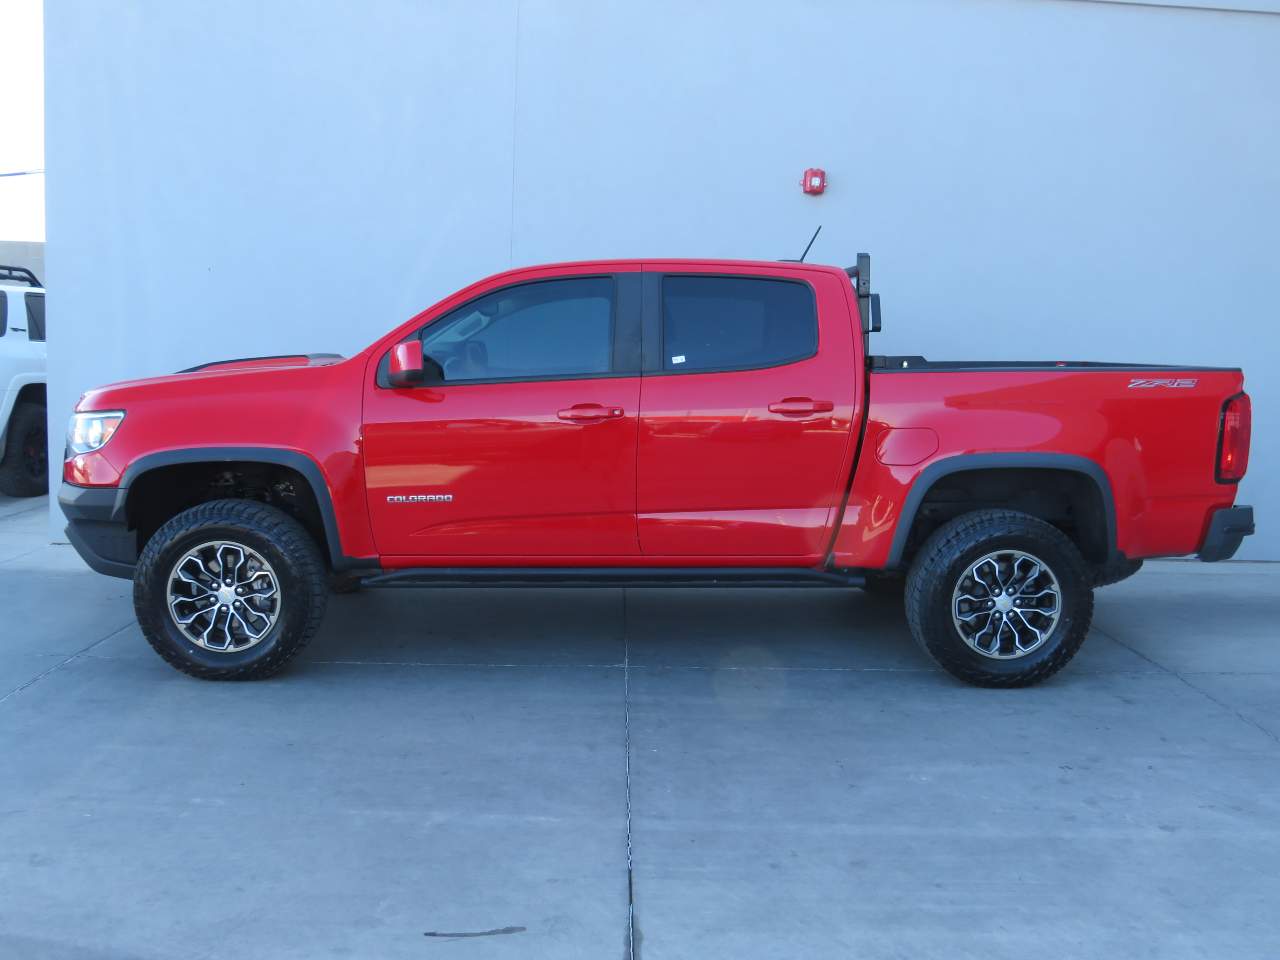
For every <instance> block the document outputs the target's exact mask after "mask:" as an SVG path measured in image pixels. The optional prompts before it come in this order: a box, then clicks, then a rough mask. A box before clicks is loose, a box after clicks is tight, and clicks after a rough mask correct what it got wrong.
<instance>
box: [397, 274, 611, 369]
mask: <svg viewBox="0 0 1280 960" xmlns="http://www.w3.org/2000/svg"><path fill="white" fill-rule="evenodd" d="M613 306H614V292H613V278H611V277H574V278H572V279H565V280H544V281H540V282H537V283H525V284H519V285H517V286H514V287H506V288H504V289H502V290H496V291H494V292H493V293H491V294H488V295H487V296H484V297H481V298H480V299H478V300H473V301H472V302H470V303H468V304H467V305H466V306H464V307H460V308H459V309H458V310H456V311H454V313H452V314H451V315H449V316H446V317H444V318H442V319H440V320H438V321H436V322H435V323H433V324H431V325H430V326H428V327H426V328H425V329H424V330H423V331H422V352H423V353H425V354H426V355H427V356H429V357H432V358H433V359H435V360H436V361H437V362H438V363H439V364H440V366H442V367H443V368H444V377H445V382H446V383H465V382H466V381H468V380H471V381H476V380H527V379H570V378H573V377H579V376H601V375H606V374H608V373H609V372H610V370H611V368H612V363H613V316H614V309H613Z"/></svg>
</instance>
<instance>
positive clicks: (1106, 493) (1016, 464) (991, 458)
mask: <svg viewBox="0 0 1280 960" xmlns="http://www.w3.org/2000/svg"><path fill="white" fill-rule="evenodd" d="M999 469H1008V470H1028V469H1031V470H1065V471H1068V472H1071V473H1081V474H1084V475H1085V476H1087V477H1088V478H1089V479H1091V480H1092V481H1093V482H1094V484H1095V485H1096V486H1097V488H1098V494H1099V496H1100V497H1101V498H1102V509H1103V513H1104V514H1105V517H1106V528H1107V555H1108V557H1109V558H1110V557H1114V556H1115V555H1116V503H1115V497H1114V495H1113V494H1112V492H1111V481H1110V479H1109V478H1108V477H1107V473H1106V471H1105V470H1103V469H1102V467H1101V466H1100V465H1099V464H1098V463H1097V462H1096V461H1094V460H1090V459H1089V458H1088V457H1081V456H1076V455H1075V454H1070V453H969V454H961V455H959V456H955V457H947V458H946V459H944V460H938V461H936V462H934V463H931V464H929V466H927V467H925V468H924V470H922V471H920V475H919V476H918V477H916V480H915V482H914V483H913V484H912V485H911V490H910V491H909V492H908V493H907V499H906V501H905V502H904V503H903V505H902V512H901V513H900V514H899V516H898V526H897V528H896V529H895V530H894V532H893V546H892V547H891V548H890V550H889V561H888V563H887V564H886V566H888V567H897V566H898V565H899V564H901V562H902V554H903V552H904V551H905V550H906V547H907V537H909V536H910V535H911V527H912V525H913V524H914V523H915V519H916V513H917V512H918V511H919V509H920V503H921V501H923V500H924V498H925V496H926V495H927V494H928V492H929V490H930V488H932V487H933V486H934V484H936V483H937V482H938V481H939V480H941V479H942V478H943V477H947V476H950V475H952V474H955V473H964V472H967V471H970V470H999Z"/></svg>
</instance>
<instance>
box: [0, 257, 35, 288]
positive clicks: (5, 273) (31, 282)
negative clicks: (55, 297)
mask: <svg viewBox="0 0 1280 960" xmlns="http://www.w3.org/2000/svg"><path fill="white" fill-rule="evenodd" d="M0 283H25V284H26V285H27V286H29V287H41V288H43V287H44V284H43V283H41V282H40V280H39V279H38V278H37V277H36V275H35V274H34V273H32V272H31V271H30V270H28V269H27V268H26V267H11V266H9V265H7V264H2V263H0Z"/></svg>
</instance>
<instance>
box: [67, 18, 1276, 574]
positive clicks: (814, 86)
mask: <svg viewBox="0 0 1280 960" xmlns="http://www.w3.org/2000/svg"><path fill="white" fill-rule="evenodd" d="M1181 6H1182V5H1181V4H1166V5H1159V4H1156V5H1150V4H1146V5H1137V4H1127V3H1116V2H1079V0H897V2H894V3H884V2H877V0H830V2H816V0H815V2H785V3H784V2H780V0H777V2H765V0H759V2H741V0H740V2H728V0H725V2H701V3H696V4H695V3H688V2H676V0H657V2H655V0H649V2H645V3H630V4H627V3H599V2H595V3H590V2H582V3H566V2H556V0H487V2H485V0H466V2H432V3H419V2H409V0H403V2H400V0H377V2H371V3H368V4H361V5H354V4H351V3H350V2H349V0H309V2H300V0H299V2H292V3H288V2H283V0H281V2H273V3H270V4H261V3H259V2H257V0H225V2H223V3H220V4H218V5H216V6H210V5H194V4H174V3H169V2H165V0H145V2H144V0H130V2H126V3H123V4H119V5H116V4H112V5H103V4H99V3H96V2H94V0H46V44H47V61H48V69H47V78H48V79H47V101H48V102H47V109H48V115H47V151H46V154H47V157H46V165H47V169H48V171H49V174H48V248H47V261H48V274H49V276H48V278H47V282H48V284H49V287H50V292H49V301H48V302H49V315H50V334H49V336H50V342H49V350H50V369H51V381H52V382H51V403H52V407H53V409H52V418H53V421H54V423H55V427H56V425H59V424H61V422H62V421H63V420H64V419H65V416H66V415H67V414H68V413H69V412H70V409H71V407H72V405H73V404H74V402H75V399H76V397H77V395H78V394H79V393H80V391H82V390H84V389H85V388H87V387H90V386H93V385H95V384H99V383H103V382H107V381H110V380H114V379H120V378H124V377H132V376H145V375H149V374H155V373H161V372H167V371H172V370H175V369H178V368H181V367H184V366H189V365H191V364H193V363H197V362H200V361H203V360H210V359H216V358H219V357H226V356H238V355H245V354H271V353H282V352H289V351H308V350H338V351H342V352H350V351H354V350H356V349H359V348H360V347H361V346H363V345H364V344H366V343H367V342H368V341H370V340H372V339H373V338H374V337H376V336H377V335H379V334H380V333H381V332H383V331H385V330H386V329H388V328H389V327H391V326H392V325H394V324H395V323H397V322H399V321H400V320H401V319H403V318H404V317H406V316H408V315H410V314H411V313H413V312H415V311H417V310H418V309H420V308H422V307H424V306H426V305H428V304H429V303H431V302H433V301H434V300H436V299H438V298H439V297H440V296H442V295H444V294H446V293H448V292H450V291H451V290H453V289H455V288H456V287H458V286H461V285H463V284H464V283H466V282H468V281H470V280H472V279H476V278H478V277H480V276H482V275H484V274H487V273H490V272H493V271H495V270H499V269H503V268H505V267H507V266H511V265H515V264H523V263H531V262H538V261H546V260H556V259H581V258H596V257H608V256H646V255H661V256H732V257H753V258H754V257H761V258H777V257H787V256H797V255H798V254H799V252H800V250H801V249H802V247H803V245H804V243H805V241H806V240H807V239H808V237H809V234H810V233H812V231H813V229H814V227H815V226H817V225H818V224H822V225H823V230H822V235H821V236H820V237H819V239H818V242H817V244H815V246H814V249H813V251H812V253H811V254H810V259H812V260H817V261H822V262H831V263H838V264H846V263H850V262H852V260H853V258H854V255H855V253H856V252H857V251H858V250H869V251H870V252H871V253H872V255H873V263H874V267H875V270H874V272H875V286H876V288H877V289H878V290H880V291H881V292H882V294H883V296H884V302H885V321H886V330H885V332H884V334H882V335H881V337H880V341H879V347H878V349H880V350H881V351H883V352H890V353H923V354H925V355H927V356H930V357H933V358H937V359H946V358H955V359H965V358H991V359H1025V358H1074V359H1098V360H1133V361H1146V362H1171V363H1176V362H1189V363H1203V364H1220V365H1243V366H1244V367H1245V368H1246V374H1247V377H1248V389H1249V390H1250V392H1251V393H1252V395H1253V398H1254V404H1255V435H1254V449H1253V462H1252V466H1251V470H1250V477H1249V479H1248V480H1246V482H1245V485H1244V488H1243V489H1242V500H1243V501H1244V502H1253V503H1254V504H1255V505H1256V506H1257V508H1258V511H1259V514H1258V517H1259V523H1260V527H1259V534H1258V536H1257V537H1255V538H1253V539H1252V540H1251V541H1247V542H1246V544H1247V546H1246V551H1245V553H1244V555H1247V556H1251V557H1255V558H1262V557H1265V558H1271V559H1280V493H1277V492H1274V491H1273V489H1272V488H1269V487H1268V485H1267V484H1266V483H1265V482H1264V480H1265V478H1266V477H1267V476H1269V475H1271V474H1272V473H1274V472H1275V471H1276V470H1277V469H1280V443H1278V442H1277V439H1276V436H1277V433H1276V429H1275V424H1276V423H1277V422H1280V376H1278V375H1280V349H1278V348H1280V336H1278V335H1277V333H1276V327H1277V318H1276V316H1275V313H1276V310H1275V307H1274V302H1275V288H1276V286H1277V279H1280V278H1278V277H1277V267H1276V264H1277V253H1278V252H1280V242H1278V241H1280V236H1278V233H1280V163H1277V160H1276V158H1277V157H1280V109H1277V103H1278V102H1280V16H1278V15H1276V13H1275V12H1266V11H1267V10H1268V9H1270V10H1273V11H1280V3H1272V2H1270V0H1255V2H1242V3H1236V4H1231V6H1233V7H1237V8H1256V9H1257V10H1258V11H1259V12H1239V11H1231V10H1226V9H1221V10H1216V9H1202V8H1187V9H1183V8H1180V7H1181ZM1201 6H1202V7H1203V6H1222V5H1221V4H1207V5H1205V4H1202V5H1201ZM807 166H822V167H825V168H826V170H827V171H828V174H829V177H830V181H831V185H830V187H829V189H828V191H827V193H826V194H825V195H824V196H822V197H816V198H815V197H807V196H804V195H802V194H801V192H800V189H799V185H798V181H799V177H800V173H801V171H802V170H803V169H804V168H805V167H807ZM1170 428H1171V429H1177V425H1176V424H1171V425H1170ZM54 432H55V434H56V433H58V429H57V428H55V430H54ZM53 441H54V448H55V449H60V447H61V443H62V439H61V436H60V435H58V436H55V437H53ZM54 512H55V514H56V512H57V508H56V506H55V507H54ZM53 522H54V524H55V526H56V527H60V526H61V520H60V518H58V517H55V518H54V519H53Z"/></svg>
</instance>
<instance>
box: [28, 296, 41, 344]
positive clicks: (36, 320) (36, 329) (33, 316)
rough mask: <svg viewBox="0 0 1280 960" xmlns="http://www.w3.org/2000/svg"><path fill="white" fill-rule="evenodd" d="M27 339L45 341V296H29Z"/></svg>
mask: <svg viewBox="0 0 1280 960" xmlns="http://www.w3.org/2000/svg"><path fill="white" fill-rule="evenodd" d="M27 339H28V340H39V341H41V342H43V341H44V294H43V293H28V294H27Z"/></svg>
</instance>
